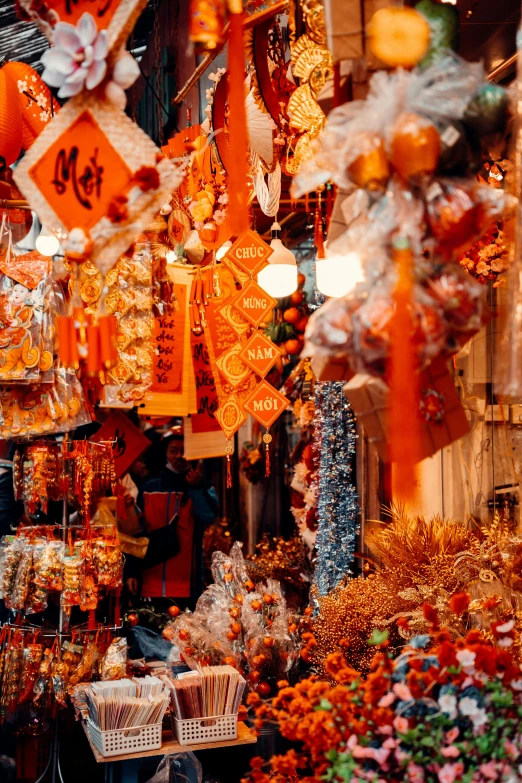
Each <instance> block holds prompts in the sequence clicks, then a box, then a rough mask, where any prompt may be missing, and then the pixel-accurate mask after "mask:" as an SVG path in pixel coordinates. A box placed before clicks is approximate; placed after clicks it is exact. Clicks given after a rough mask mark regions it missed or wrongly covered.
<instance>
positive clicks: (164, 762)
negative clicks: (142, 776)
mask: <svg viewBox="0 0 522 783" xmlns="http://www.w3.org/2000/svg"><path fill="white" fill-rule="evenodd" d="M202 780H203V768H202V766H201V764H200V762H199V761H198V759H197V758H196V757H195V755H194V754H193V753H192V752H191V751H190V750H188V751H186V752H185V753H171V754H170V755H169V756H163V758H162V759H161V761H160V763H159V765H158V769H157V770H156V772H155V774H154V775H153V777H151V778H150V779H149V780H148V781H147V783H202Z"/></svg>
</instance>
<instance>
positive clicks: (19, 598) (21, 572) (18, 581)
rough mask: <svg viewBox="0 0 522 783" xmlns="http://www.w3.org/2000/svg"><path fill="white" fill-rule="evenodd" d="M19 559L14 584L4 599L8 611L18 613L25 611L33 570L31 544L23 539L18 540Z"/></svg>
mask: <svg viewBox="0 0 522 783" xmlns="http://www.w3.org/2000/svg"><path fill="white" fill-rule="evenodd" d="M20 546H21V557H20V562H19V565H18V570H17V572H16V577H15V580H14V584H13V587H12V590H11V593H10V594H9V595H7V594H6V596H5V598H4V602H5V605H6V606H7V608H8V609H14V610H16V611H18V612H23V611H25V606H26V601H27V597H28V595H29V588H30V584H31V578H32V570H33V548H32V546H31V543H30V542H29V541H28V540H27V539H25V538H21V539H20Z"/></svg>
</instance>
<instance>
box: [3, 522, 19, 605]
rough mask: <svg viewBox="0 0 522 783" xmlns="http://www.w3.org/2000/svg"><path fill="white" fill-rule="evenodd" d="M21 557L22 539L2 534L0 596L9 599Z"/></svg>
mask: <svg viewBox="0 0 522 783" xmlns="http://www.w3.org/2000/svg"><path fill="white" fill-rule="evenodd" d="M21 557H22V539H21V538H18V537H16V536H3V537H2V539H1V541H0V586H1V593H0V597H2V598H3V599H4V601H6V600H7V601H9V599H10V596H11V593H12V591H13V588H14V583H15V580H16V574H17V572H18V566H19V565H20V559H21Z"/></svg>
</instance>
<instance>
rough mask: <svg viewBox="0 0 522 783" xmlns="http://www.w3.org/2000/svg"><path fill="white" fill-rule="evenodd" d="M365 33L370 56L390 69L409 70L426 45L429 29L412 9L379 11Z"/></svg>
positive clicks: (428, 39) (415, 63)
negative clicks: (370, 51)
mask: <svg viewBox="0 0 522 783" xmlns="http://www.w3.org/2000/svg"><path fill="white" fill-rule="evenodd" d="M366 32H367V35H368V43H369V45H370V49H371V50H372V52H373V54H374V55H375V56H376V57H378V58H379V60H382V62H383V63H384V64H385V65H389V66H391V67H392V68H398V67H402V68H413V66H414V65H417V63H418V62H420V60H422V58H423V57H424V56H425V54H426V53H427V51H428V48H429V45H430V34H431V32H430V26H429V24H428V22H427V20H426V18H425V17H424V16H423V15H422V14H420V13H419V12H418V11H415V10H414V9H413V8H381V9H380V10H379V11H377V12H376V13H375V14H374V15H373V16H372V18H371V19H370V21H369V23H368V26H367V28H366Z"/></svg>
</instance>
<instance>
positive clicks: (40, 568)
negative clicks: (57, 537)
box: [33, 541, 65, 590]
mask: <svg viewBox="0 0 522 783" xmlns="http://www.w3.org/2000/svg"><path fill="white" fill-rule="evenodd" d="M64 556H65V544H64V543H63V541H46V542H45V545H44V546H42V547H38V548H37V550H36V551H35V552H34V554H33V570H34V582H35V584H37V585H38V586H40V587H42V588H44V589H45V590H62V588H63V558H64Z"/></svg>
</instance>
